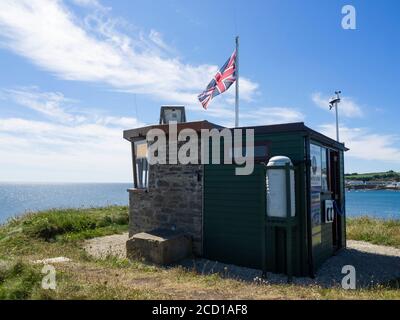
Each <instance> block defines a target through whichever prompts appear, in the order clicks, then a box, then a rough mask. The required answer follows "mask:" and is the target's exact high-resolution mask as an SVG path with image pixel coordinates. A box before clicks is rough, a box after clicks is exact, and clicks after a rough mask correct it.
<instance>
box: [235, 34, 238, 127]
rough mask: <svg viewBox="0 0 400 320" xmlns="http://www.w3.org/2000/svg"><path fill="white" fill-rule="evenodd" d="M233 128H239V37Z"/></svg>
mask: <svg viewBox="0 0 400 320" xmlns="http://www.w3.org/2000/svg"><path fill="white" fill-rule="evenodd" d="M235 127H236V128H238V127H239V36H237V37H236V94H235Z"/></svg>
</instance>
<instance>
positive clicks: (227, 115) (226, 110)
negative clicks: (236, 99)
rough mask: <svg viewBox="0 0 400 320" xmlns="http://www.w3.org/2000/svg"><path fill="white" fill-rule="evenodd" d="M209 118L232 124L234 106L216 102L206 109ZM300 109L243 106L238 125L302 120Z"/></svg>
mask: <svg viewBox="0 0 400 320" xmlns="http://www.w3.org/2000/svg"><path fill="white" fill-rule="evenodd" d="M207 114H208V115H209V116H210V117H211V118H215V119H218V120H222V122H221V123H219V124H220V125H223V126H226V127H233V126H234V119H235V110H234V108H233V107H232V106H231V107H227V106H224V105H223V104H216V105H215V106H212V107H210V108H209V109H208V110H207ZM304 119H305V116H304V114H303V113H301V112H300V111H298V110H296V109H293V108H288V107H247V106H246V107H243V108H239V120H240V126H257V125H270V124H282V123H290V122H299V121H304Z"/></svg>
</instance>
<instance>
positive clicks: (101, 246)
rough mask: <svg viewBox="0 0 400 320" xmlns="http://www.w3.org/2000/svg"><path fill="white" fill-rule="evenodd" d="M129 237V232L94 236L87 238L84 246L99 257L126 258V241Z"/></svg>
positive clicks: (92, 254) (91, 253) (87, 250)
mask: <svg viewBox="0 0 400 320" xmlns="http://www.w3.org/2000/svg"><path fill="white" fill-rule="evenodd" d="M128 238H129V236H128V233H127V232H126V233H123V234H115V235H112V236H106V237H100V238H94V239H90V240H86V241H85V244H84V246H83V247H84V249H85V250H86V252H87V253H88V254H90V255H91V256H94V257H96V258H99V259H104V258H106V257H108V256H116V257H118V258H126V241H127V240H128Z"/></svg>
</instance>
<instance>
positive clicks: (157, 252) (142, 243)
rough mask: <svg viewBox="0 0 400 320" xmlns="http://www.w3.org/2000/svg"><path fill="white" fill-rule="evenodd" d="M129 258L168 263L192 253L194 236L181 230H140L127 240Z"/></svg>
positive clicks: (162, 263) (161, 263)
mask: <svg viewBox="0 0 400 320" xmlns="http://www.w3.org/2000/svg"><path fill="white" fill-rule="evenodd" d="M126 252H127V257H128V258H129V259H138V258H139V259H140V258H141V259H144V260H145V261H147V262H151V263H156V264H160V265H168V264H171V263H174V262H177V261H179V260H182V259H184V258H187V257H188V256H190V255H191V254H192V238H191V237H190V236H189V235H187V234H185V233H181V232H177V231H172V230H165V229H156V230H153V231H150V232H140V233H137V234H135V235H133V236H132V237H131V238H130V239H129V240H128V241H127V242H126Z"/></svg>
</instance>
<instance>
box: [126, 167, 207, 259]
mask: <svg viewBox="0 0 400 320" xmlns="http://www.w3.org/2000/svg"><path fill="white" fill-rule="evenodd" d="M202 179H203V166H202V165H169V164H168V165H152V166H150V169H149V188H148V192H146V191H144V190H137V189H132V190H129V236H130V237H131V236H133V235H134V234H136V233H138V232H146V231H150V230H152V229H156V228H166V229H174V228H175V229H176V230H180V231H184V232H186V233H187V234H189V235H191V236H192V240H193V252H194V253H195V254H196V255H202V231H203V230H202V227H203V221H202V204H203V201H202Z"/></svg>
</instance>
